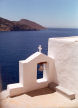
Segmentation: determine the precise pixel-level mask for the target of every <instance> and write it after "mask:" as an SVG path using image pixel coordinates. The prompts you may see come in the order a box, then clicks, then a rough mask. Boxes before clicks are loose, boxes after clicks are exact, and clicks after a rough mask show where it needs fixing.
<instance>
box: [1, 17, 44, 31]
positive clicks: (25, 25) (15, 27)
mask: <svg viewBox="0 0 78 108" xmlns="http://www.w3.org/2000/svg"><path fill="white" fill-rule="evenodd" d="M42 29H45V27H43V26H41V25H39V24H37V23H35V22H32V21H29V20H26V19H21V20H20V21H10V20H7V19H4V18H1V17H0V31H30V30H42Z"/></svg>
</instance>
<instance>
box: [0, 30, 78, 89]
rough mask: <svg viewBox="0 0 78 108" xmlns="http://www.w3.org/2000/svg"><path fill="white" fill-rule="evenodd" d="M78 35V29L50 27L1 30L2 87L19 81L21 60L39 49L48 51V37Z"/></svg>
mask: <svg viewBox="0 0 78 108" xmlns="http://www.w3.org/2000/svg"><path fill="white" fill-rule="evenodd" d="M68 36H78V29H70V28H49V29H46V30H41V31H11V32H0V75H1V78H2V88H3V89H6V87H7V84H12V83H17V82H19V60H24V59H26V58H27V57H29V56H30V55H31V54H33V53H35V52H36V51H38V45H40V44H41V45H42V48H43V50H42V52H43V53H44V54H47V52H48V38H53V37H68Z"/></svg>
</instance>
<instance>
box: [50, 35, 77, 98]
mask: <svg viewBox="0 0 78 108" xmlns="http://www.w3.org/2000/svg"><path fill="white" fill-rule="evenodd" d="M48 56H49V57H51V58H54V60H55V69H56V75H55V76H54V77H57V78H56V79H57V83H58V84H59V85H60V86H62V87H64V88H66V89H69V90H70V91H73V92H74V93H75V94H76V96H78V37H77V36H73V37H62V38H50V39H49V41H48Z"/></svg>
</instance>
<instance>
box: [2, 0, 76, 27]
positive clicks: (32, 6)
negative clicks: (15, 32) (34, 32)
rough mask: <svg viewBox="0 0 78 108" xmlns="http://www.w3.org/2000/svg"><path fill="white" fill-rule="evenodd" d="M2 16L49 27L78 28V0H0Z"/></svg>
mask: <svg viewBox="0 0 78 108" xmlns="http://www.w3.org/2000/svg"><path fill="white" fill-rule="evenodd" d="M0 16H1V17H4V18H7V19H10V20H19V19H21V18H25V19H29V20H32V21H35V22H37V23H39V24H41V25H44V26H47V27H71V28H74V27H75V28H78V0H0Z"/></svg>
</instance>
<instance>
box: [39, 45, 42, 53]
mask: <svg viewBox="0 0 78 108" xmlns="http://www.w3.org/2000/svg"><path fill="white" fill-rule="evenodd" d="M38 50H39V52H40V53H41V50H42V47H41V45H39V46H38Z"/></svg>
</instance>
